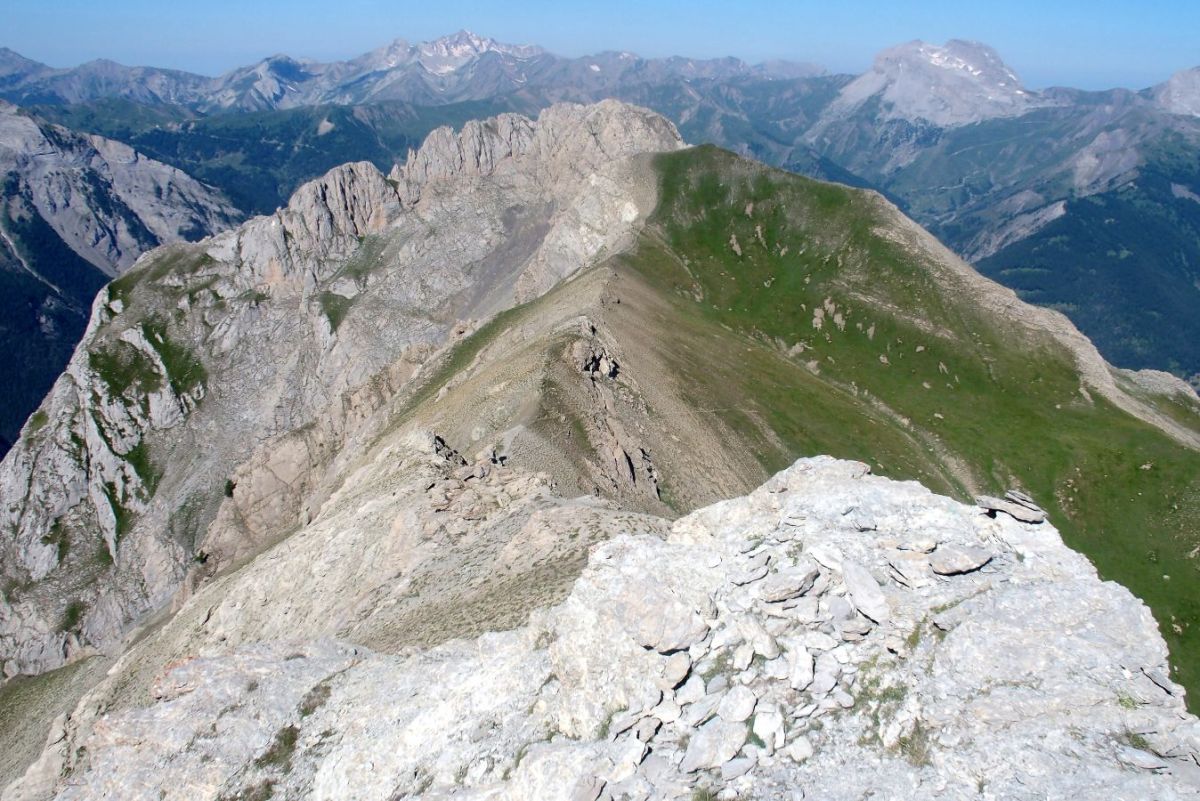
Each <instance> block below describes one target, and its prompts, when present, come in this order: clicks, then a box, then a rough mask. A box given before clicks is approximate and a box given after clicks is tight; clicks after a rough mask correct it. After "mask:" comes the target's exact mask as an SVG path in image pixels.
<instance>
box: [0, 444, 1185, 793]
mask: <svg viewBox="0 0 1200 801" xmlns="http://www.w3.org/2000/svg"><path fill="white" fill-rule="evenodd" d="M429 454H430V455H429V456H422V457H420V459H418V461H421V460H428V459H433V460H434V461H436V460H437V459H442V458H443V457H440V456H435V455H433V454H432V449H430V452H429ZM400 455H401V454H395V457H399V456H400ZM395 457H394V458H395ZM432 463H433V462H429V464H432ZM849 506H854V507H855V508H857V509H859V510H869V512H870V513H871V515H872V516H873V519H874V520H875V521H876V524H877V527H878V528H877V530H868V531H862V530H859V527H858V526H856V525H849V524H848V521H847V520H846V518H845V516H844V515H843V511H844V509H846V508H847V507H849ZM426 514H427V513H425V512H418V513H417V518H418V519H419V518H421V517H423V516H424V515H426ZM608 514H610V515H615V516H616V517H614V518H613V519H614V521H619V520H620V516H621V515H622V513H618V512H610V513H608ZM603 515H604V513H603V512H601V517H603ZM598 519H599V518H598ZM796 519H803V524H802V525H801V526H799V527H798V530H797V527H796V526H795V525H794V521H795V520H796ZM785 520H787V521H789V523H788V524H785V523H784V521H785ZM414 522H415V521H414ZM618 525H620V523H619V522H618ZM932 531H936V532H937V535H936V539H937V543H936V547H935V548H934V549H933V550H932V551H931V552H930V554H929V555H930V556H932V555H934V554H937V553H938V551H943V550H950V549H954V548H958V549H965V548H968V547H975V544H976V543H986V545H987V548H988V549H989V550H990V551H991V552H992V553H994V557H993V559H992V561H991V562H990V563H989V569H990V571H991V572H987V573H985V572H981V571H975V572H972V573H968V574H963V575H956V576H946V577H937V578H935V579H933V580H932V581H931V582H930V584H928V585H927V586H923V587H919V588H909V587H906V586H903V585H901V584H897V583H892V582H890V581H888V582H884V583H883V584H879V583H878V582H874V579H872V582H874V583H875V589H874V590H869V591H868V594H869V595H870V594H873V593H874V592H878V593H880V594H881V595H882V596H883V597H884V599H885V600H886V602H887V604H888V608H889V609H890V611H891V614H890V616H888V617H887V618H886V619H885V620H881V621H879V622H878V625H874V626H871V627H870V629H869V631H868V632H867V633H866V634H865V635H864V636H862V637H861V638H858V639H852V640H847V639H844V638H842V637H841V636H839V634H838V628H837V626H836V625H835V618H838V617H844V616H845V615H847V614H849V615H850V616H851V618H853V617H854V616H855V615H857V614H859V612H855V611H854V610H853V608H850V609H849V611H847V607H846V606H844V605H842V604H840V603H838V601H839V600H843V599H845V598H846V597H847V596H850V597H851V598H853V594H854V591H855V590H854V588H856V587H857V586H858V585H859V582H860V581H862V579H863V577H862V576H856V575H855V574H856V573H858V571H860V570H862V571H867V572H868V573H879V574H880V575H882V574H884V573H885V570H886V568H885V565H886V563H887V561H886V560H887V553H888V552H889V550H890V549H892V548H893V547H894V546H893V544H892V543H894V542H895V541H896V540H916V539H919V538H921V537H923V536H926V534H927V532H932ZM293 539H294V538H293ZM312 539H313V544H312V546H307V547H315V546H316V543H317V542H333V541H332V540H329V539H328V537H327V536H321V537H318V536H317V535H314V537H313V538H312ZM748 544H752V547H750V548H749V549H748V550H747V545H748ZM363 545H366V542H364V543H362V544H351V546H350V547H352V548H354V549H358V550H360V551H361V549H362V547H363ZM303 547H306V546H301V545H299V544H293V542H292V540H289V541H288V542H287V543H284V544H282V545H281V546H280V547H279V548H277V549H276V550H274V551H271V552H268V553H266V554H263V555H262V556H260V557H258V558H257V559H256V560H255V561H254V563H253V564H252V566H251V567H252V569H253V570H254V571H255V573H256V574H257V578H255V581H257V582H261V581H263V580H266V579H267V578H269V577H272V576H274V578H275V579H276V580H280V579H282V578H283V577H284V576H288V577H290V580H291V581H292V586H293V590H294V592H293V593H292V595H291V596H290V598H289V599H288V602H287V603H288V610H289V611H288V612H287V613H286V614H281V613H280V611H276V612H274V613H273V614H274V615H276V616H277V617H278V619H280V620H281V621H283V620H285V619H287V620H291V621H293V624H287V623H282V622H281V624H280V625H278V626H276V627H275V628H274V629H272V630H269V631H267V632H265V635H266V636H264V637H262V638H261V641H259V642H255V641H254V640H255V639H257V638H253V637H251V638H247V637H246V636H237V637H233V638H230V639H228V640H226V639H225V638H224V637H220V638H216V639H212V640H209V641H208V644H207V645H204V646H202V647H200V648H199V649H198V651H197V655H196V656H194V657H191V658H186V659H183V660H182V661H180V662H178V663H175V664H172V665H168V666H167V667H166V668H165V669H164V670H163V671H162V672H161V673H160V674H159V675H158V678H157V679H156V680H155V681H154V683H153V685H152V691H151V694H152V696H153V701H152V702H150V703H149V704H148V705H144V706H137V707H133V708H125V709H114V710H112V711H109V712H105V711H103V710H104V705H103V704H98V703H97V701H98V697H93V698H90V699H89V698H85V699H84V701H83V702H81V704H80V707H79V709H78V710H77V712H76V714H75V715H74V716H73V717H72V719H71V721H70V722H69V723H68V725H67V729H68V731H67V733H66V736H64V737H60V738H57V740H56V742H53V743H51V744H50V746H49V747H48V748H47V751H46V754H45V755H44V756H43V759H42V761H41V762H39V763H38V765H36V766H35V767H34V768H33V769H31V771H30V772H29V774H28V775H27V777H26V778H25V779H24V780H23V781H21V782H18V783H16V784H14V785H13V786H11V787H9V788H8V790H7V791H5V795H4V798H5V801H9V799H16V798H38V797H48V795H49V794H50V793H53V794H56V796H55V797H57V798H61V799H102V798H122V799H140V798H147V799H150V798H153V799H160V798H161V799H174V798H179V799H184V798H187V799H204V798H210V799H216V798H227V797H235V796H241V797H247V796H254V795H264V794H267V793H271V794H273V795H275V796H276V797H308V798H318V799H324V798H330V799H332V798H345V797H355V798H363V799H370V798H379V799H387V798H395V797H405V796H414V797H415V796H420V797H424V798H456V799H512V800H513V801H516V800H517V799H526V798H547V799H556V798H562V799H573V798H592V799H594V798H612V799H624V798H642V799H646V798H688V797H692V794H693V792H694V791H695V790H697V789H707V790H712V791H714V792H719V793H721V794H722V797H724V794H728V795H729V796H730V797H734V796H738V797H750V798H776V797H779V798H790V797H800V795H799V794H801V793H802V794H804V795H805V796H806V797H821V798H833V799H841V798H845V799H852V798H863V797H904V798H917V797H939V798H951V799H957V798H963V799H966V798H978V797H980V795H981V794H982V795H984V796H986V797H988V798H997V799H1026V798H1045V797H1079V798H1090V797H1105V798H1158V799H1177V798H1196V797H1200V768H1198V767H1197V761H1196V760H1197V756H1198V753H1197V752H1198V749H1200V725H1198V721H1197V720H1196V719H1195V718H1194V717H1192V716H1190V715H1188V714H1187V713H1186V711H1185V710H1184V708H1183V702H1182V698H1181V689H1180V688H1178V687H1177V686H1176V685H1174V684H1173V683H1172V682H1171V681H1170V680H1169V679H1168V678H1166V676H1167V671H1168V668H1167V663H1166V648H1165V645H1164V644H1163V642H1162V640H1161V638H1160V637H1159V635H1158V633H1157V630H1156V628H1155V624H1154V621H1153V619H1152V618H1151V616H1150V614H1149V611H1148V610H1147V609H1146V608H1145V606H1143V605H1142V604H1141V603H1140V602H1139V601H1137V600H1136V599H1134V598H1133V597H1132V596H1131V595H1130V594H1129V593H1128V592H1127V591H1126V590H1124V589H1123V588H1121V587H1119V586H1118V585H1115V584H1112V583H1108V582H1101V581H1100V580H1099V579H1098V578H1097V576H1096V574H1095V571H1094V570H1093V569H1092V567H1091V566H1090V565H1089V564H1088V563H1087V561H1086V560H1084V559H1083V558H1082V557H1080V556H1079V555H1077V554H1075V553H1074V552H1072V551H1070V550H1069V549H1067V548H1066V547H1065V546H1064V545H1063V544H1062V542H1061V540H1060V538H1059V537H1058V535H1057V533H1056V532H1055V531H1054V529H1052V528H1051V527H1050V526H1048V525H1045V524H1043V525H1039V526H1036V527H1035V526H1031V525H1029V524H1025V523H1021V522H1019V521H1016V520H1014V519H1011V518H1008V517H997V518H995V519H990V518H987V517H985V516H982V515H979V514H978V513H977V510H976V509H975V508H973V507H969V506H965V505H962V504H959V503H957V502H954V501H952V500H949V499H946V498H942V497H938V496H935V495H933V494H932V493H930V492H928V491H927V490H925V489H924V488H922V487H921V486H919V485H917V484H915V483H911V482H908V483H897V482H892V481H888V480H885V479H881V478H875V477H872V476H870V475H869V474H868V469H867V467H866V466H865V465H862V464H858V463H854V462H843V461H836V460H832V459H829V458H825V457H819V458H815V459H804V460H801V461H799V462H797V463H796V464H795V465H794V466H793V467H791V468H789V469H788V470H785V471H783V472H781V473H780V474H778V475H776V476H775V477H774V478H772V479H771V480H770V481H769V482H768V483H767V484H766V485H764V486H763V487H762V488H761V489H759V490H757V491H755V492H754V493H752V494H751V495H750V496H748V497H745V498H737V499H733V500H730V501H725V502H722V503H718V504H716V505H714V506H711V507H708V508H705V509H702V510H700V511H698V512H695V513H693V514H691V515H689V516H687V517H685V518H683V519H681V520H679V521H677V522H676V523H675V524H674V525H673V526H672V527H671V530H670V534H669V535H668V536H667V537H666V538H665V539H660V538H657V537H654V536H647V535H645V534H632V535H621V536H617V537H616V538H614V539H612V540H610V541H607V542H604V543H603V544H600V545H598V546H596V547H595V548H594V549H593V551H592V555H591V558H590V562H589V565H588V567H587V568H586V569H585V571H584V572H583V574H582V575H581V576H580V578H579V579H578V580H577V581H576V582H575V584H574V588H573V589H572V591H571V593H570V595H569V596H568V597H567V598H566V600H565V601H563V602H562V603H561V604H558V605H557V606H554V607H553V608H550V609H547V610H546V611H544V612H541V613H538V614H535V615H534V616H533V618H532V619H531V620H530V622H529V624H528V625H526V626H523V627H521V628H518V629H515V630H513V631H508V632H503V633H491V634H485V635H483V636H481V637H479V638H477V639H474V640H455V641H451V642H447V643H444V644H443V645H440V646H437V647H434V648H431V649H427V650H421V651H413V652H408V653H382V652H379V651H376V650H372V649H369V648H366V647H364V646H362V645H359V644H353V645H352V644H350V643H349V642H346V641H337V640H331V639H319V638H313V639H312V640H309V641H305V642H296V641H295V639H296V635H298V634H300V633H301V632H305V633H316V632H317V631H318V628H314V624H313V621H316V620H318V619H320V618H321V617H322V615H324V614H325V613H324V612H322V613H321V614H316V615H314V612H316V611H317V609H316V608H314V607H313V604H314V603H317V604H320V603H323V601H320V599H322V598H325V597H327V595H326V593H325V592H314V591H313V587H314V586H317V585H319V584H320V583H322V582H324V581H326V580H327V579H325V578H324V576H327V575H330V574H331V573H335V574H343V575H348V572H347V571H348V570H349V569H348V567H347V566H345V565H343V564H342V563H340V562H338V561H337V560H336V558H334V559H332V560H330V561H326V562H323V563H318V564H317V565H316V566H315V567H314V569H313V570H312V571H308V572H304V571H301V572H299V573H297V572H295V569H294V566H292V565H291V564H289V559H291V558H292V557H290V556H288V552H290V551H294V550H296V549H297V548H299V549H300V551H298V552H297V553H296V554H295V558H300V556H301V552H302V550H303ZM814 552H815V553H821V554H822V559H821V560H815V561H817V562H818V564H822V567H821V568H820V576H819V578H818V580H817V581H816V583H815V584H814V586H813V588H812V589H811V590H810V593H813V594H816V595H817V596H819V599H820V603H819V605H818V608H817V611H816V612H815V614H809V613H808V612H802V611H801V610H800V609H799V608H793V609H788V608H787V607H786V605H785V607H784V608H783V609H782V610H779V609H776V608H774V607H776V606H777V604H771V603H769V602H766V601H764V600H762V599H761V598H760V597H758V595H757V594H756V588H755V587H754V584H753V583H751V584H738V583H736V582H735V581H734V580H733V578H734V576H735V575H737V574H738V573H739V572H740V571H741V570H743V569H744V563H745V561H746V560H747V559H748V558H749V559H753V558H756V557H758V556H761V555H763V554H766V555H767V557H768V561H769V562H770V563H771V564H772V566H773V568H774V569H777V570H784V569H789V568H790V566H791V565H793V564H795V563H798V562H803V561H805V560H807V559H810V558H812V557H813V556H814ZM834 552H836V553H839V554H841V560H840V567H827V566H825V562H830V559H829V555H830V554H831V553H834ZM913 553H920V552H913ZM923 555H924V554H923ZM363 561H364V562H371V561H373V560H370V559H368V560H363ZM350 572H353V571H352V570H350ZM246 580H247V581H248V580H249V578H248V577H247V579H246ZM248 586H250V585H248ZM638 591H640V592H643V593H646V594H648V595H653V596H655V597H659V598H668V599H670V601H671V603H672V604H674V605H677V606H678V607H679V609H681V610H687V611H688V614H690V615H695V616H696V617H697V618H698V619H700V620H702V621H703V628H704V631H703V632H701V636H700V637H699V639H695V640H692V641H691V642H690V644H688V645H687V646H686V648H687V650H686V653H687V655H688V661H689V664H690V671H689V673H690V676H689V678H688V679H687V680H686V681H685V682H684V683H683V684H682V685H680V686H679V688H678V689H671V688H667V689H663V688H662V686H661V682H660V679H659V677H660V676H662V675H663V672H664V669H666V668H667V667H668V666H669V665H677V664H679V663H681V660H680V659H679V655H680V654H682V653H684V652H683V651H676V652H675V653H674V654H671V655H667V654H663V653H660V652H659V651H657V650H655V649H654V648H647V647H645V646H644V645H643V643H642V640H643V639H645V638H644V636H643V634H642V631H641V628H640V624H639V622H638V621H637V620H636V619H635V618H631V617H630V615H629V611H630V607H629V606H628V600H627V599H628V598H629V597H630V596H631V594H634V593H637V592H638ZM205 593H207V594H209V595H210V596H211V593H212V590H211V589H209V590H206V591H205ZM860 594H861V591H860ZM231 600H232V598H231ZM208 604H209V601H208V600H206V599H205V597H204V594H202V595H200V596H197V597H196V598H194V599H193V600H192V601H189V603H188V605H187V606H185V609H184V612H185V613H186V612H187V610H188V608H190V607H193V606H200V607H206V606H207V605H208ZM851 606H853V604H851ZM256 607H257V603H256V602H255V601H252V600H250V599H247V600H246V603H244V604H242V603H237V604H232V603H230V604H227V607H226V611H225V612H222V613H221V614H222V615H223V616H224V619H225V621H226V622H225V623H223V624H222V627H223V628H224V630H225V631H227V632H228V631H231V629H229V625H230V624H232V623H233V622H234V621H235V620H236V619H237V618H238V617H239V616H242V617H246V618H247V619H252V618H254V617H255V616H256V615H258V614H260V612H259V610H258V609H257V608H256ZM881 617H883V615H881ZM935 617H936V618H937V622H936V624H935V623H934V618H935ZM305 621H308V622H305ZM297 623H298V625H296V624H297ZM172 625H176V624H174V623H173V624H172ZM758 631H761V632H762V634H763V635H766V636H767V637H771V638H774V639H777V640H778V642H779V643H780V646H781V647H780V650H781V654H782V656H781V658H784V659H786V660H787V662H788V664H789V665H790V667H791V670H790V672H789V671H785V672H783V673H782V674H778V676H777V674H776V673H775V672H774V671H773V670H772V669H771V668H770V667H769V663H768V664H761V663H756V662H755V663H752V662H746V663H745V664H742V665H740V666H739V664H738V662H737V657H736V656H735V655H736V654H737V653H738V652H739V651H740V650H741V649H743V648H744V647H746V646H750V647H751V649H752V651H753V650H755V649H757V648H759V647H760V645H761V644H760V643H757V642H754V643H751V642H750V640H752V639H756V638H760V636H761V635H759V634H758V633H757V632H758ZM247 633H249V629H247ZM289 640H291V641H290V642H289ZM811 654H816V660H815V661H816V674H817V676H818V681H813V682H811V683H806V681H805V675H806V674H811V672H812V663H811ZM143 658H144V657H139V656H138V649H137V648H136V647H135V649H134V650H133V651H131V652H130V654H129V655H128V656H127V657H126V659H124V660H122V661H123V662H124V663H125V664H124V665H121V664H119V665H118V666H117V667H116V668H114V671H113V673H114V676H119V675H120V673H121V672H122V670H125V671H127V670H128V669H129V668H130V666H131V665H133V664H134V663H136V662H137V661H139V660H140V659H143ZM1150 675H1155V676H1157V677H1158V679H1157V681H1156V680H1152V679H1151V678H1150ZM797 678H799V680H797ZM705 684H707V686H708V689H707V690H705V688H704V685H705ZM748 709H749V710H751V711H750V712H747V710H748ZM747 715H750V717H747ZM646 721H648V722H647V723H644V725H643V722H646ZM55 766H58V767H55ZM51 768H54V769H53V770H51ZM48 772H49V773H48ZM47 775H49V776H50V778H49V781H48V783H47V778H46V777H47ZM39 787H41V788H42V789H43V790H46V789H49V791H50V793H46V792H40V793H39V792H35V791H36V790H37V789H38V788H39ZM27 791H29V792H27Z"/></svg>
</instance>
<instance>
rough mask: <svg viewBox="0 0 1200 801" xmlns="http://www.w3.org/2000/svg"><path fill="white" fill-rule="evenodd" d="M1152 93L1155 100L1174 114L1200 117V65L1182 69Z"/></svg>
mask: <svg viewBox="0 0 1200 801" xmlns="http://www.w3.org/2000/svg"><path fill="white" fill-rule="evenodd" d="M1151 93H1152V95H1153V97H1154V102H1155V103H1156V104H1158V106H1159V107H1161V108H1162V109H1164V110H1166V111H1168V112H1170V113H1172V114H1183V115H1186V116H1192V117H1200V67H1192V68H1191V69H1189V70H1180V71H1179V72H1177V73H1175V74H1174V75H1172V76H1171V77H1170V78H1168V79H1167V80H1166V81H1164V82H1163V83H1160V84H1159V85H1158V86H1156V87H1154V88H1153V89H1152V90H1151Z"/></svg>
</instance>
